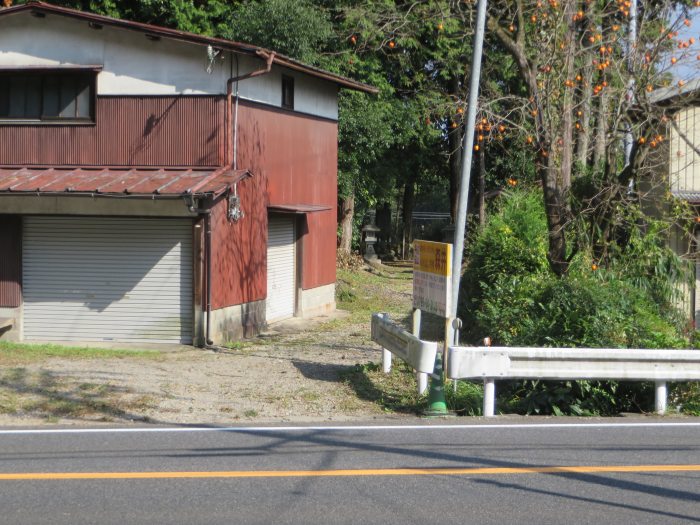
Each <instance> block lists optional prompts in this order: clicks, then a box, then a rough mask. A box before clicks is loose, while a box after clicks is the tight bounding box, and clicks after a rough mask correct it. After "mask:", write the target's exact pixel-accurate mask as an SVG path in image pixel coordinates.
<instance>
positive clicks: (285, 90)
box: [282, 75, 294, 111]
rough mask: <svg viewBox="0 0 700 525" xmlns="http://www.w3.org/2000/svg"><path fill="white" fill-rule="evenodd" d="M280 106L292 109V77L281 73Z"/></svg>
mask: <svg viewBox="0 0 700 525" xmlns="http://www.w3.org/2000/svg"><path fill="white" fill-rule="evenodd" d="M282 107H283V108H284V109H288V110H290V111H293V110H294V77H292V76H289V75H282Z"/></svg>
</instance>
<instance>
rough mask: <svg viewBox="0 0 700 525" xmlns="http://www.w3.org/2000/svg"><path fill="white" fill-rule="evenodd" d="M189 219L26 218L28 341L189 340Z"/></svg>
mask: <svg viewBox="0 0 700 525" xmlns="http://www.w3.org/2000/svg"><path fill="white" fill-rule="evenodd" d="M191 228H192V223H191V221H189V220H168V219H133V218H91V217H26V218H25V221H24V236H23V275H24V338H25V339H27V340H32V339H33V340H53V341H123V342H163V343H183V344H191V343H192V331H193V326H192V325H193V307H192V229H191Z"/></svg>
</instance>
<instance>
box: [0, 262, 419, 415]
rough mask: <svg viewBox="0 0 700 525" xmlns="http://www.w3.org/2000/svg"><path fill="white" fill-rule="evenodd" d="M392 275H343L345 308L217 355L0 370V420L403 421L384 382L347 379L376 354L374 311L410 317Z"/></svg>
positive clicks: (399, 277)
mask: <svg viewBox="0 0 700 525" xmlns="http://www.w3.org/2000/svg"><path fill="white" fill-rule="evenodd" d="M363 272H364V273H363ZM397 272H399V270H395V271H393V272H392V271H388V272H387V273H385V274H383V275H382V274H378V273H377V272H376V271H373V272H366V271H365V270H359V271H354V272H353V273H346V274H343V275H342V283H343V285H342V287H341V288H342V290H344V293H345V294H346V295H347V297H346V298H345V299H344V301H345V304H343V303H342V301H341V306H348V307H349V311H348V312H347V313H344V314H343V313H341V314H338V315H335V316H332V317H326V318H320V319H316V320H313V321H310V322H309V321H299V320H292V321H291V322H287V323H282V324H279V325H273V327H272V329H271V330H270V331H268V332H267V333H265V334H263V335H262V336H261V337H258V338H256V339H254V340H249V341H244V342H242V343H238V344H233V345H231V348H222V349H220V350H219V351H211V350H200V349H190V350H185V351H170V352H165V353H163V354H162V355H161V356H160V357H159V358H158V359H143V358H139V357H131V356H129V355H126V356H125V357H113V358H101V359H92V358H88V359H75V358H71V359H64V358H55V357H51V358H47V359H45V360H41V361H38V362H29V363H25V364H22V363H16V364H13V365H12V366H11V367H4V368H0V425H34V424H46V423H60V424H73V423H75V424H78V423H85V422H100V421H103V422H112V423H113V422H131V421H138V422H144V421H147V422H154V423H167V424H215V425H225V424H229V423H236V422H300V421H310V422H311V421H348V420H354V419H369V418H374V417H382V418H385V417H387V415H389V416H390V417H397V418H399V417H407V411H396V412H394V411H391V410H390V411H389V412H387V410H388V409H387V405H386V404H382V403H378V402H377V398H381V397H382V392H381V388H377V389H375V390H377V392H375V395H366V392H365V391H363V392H358V391H357V390H358V389H357V388H356V387H355V385H354V384H353V382H352V381H349V380H348V379H347V378H348V377H352V374H356V373H357V370H358V368H357V366H356V365H358V364H360V365H365V364H367V363H372V362H379V361H380V360H381V351H380V349H379V348H378V347H377V346H376V345H375V344H374V343H372V342H371V340H370V330H369V319H370V316H369V314H370V313H371V310H374V311H379V310H383V311H391V312H393V313H394V314H395V315H396V316H397V318H399V317H402V318H404V319H405V318H407V317H408V312H409V311H410V279H409V278H407V277H406V275H404V274H400V273H397ZM365 273H366V274H367V275H365ZM358 279H359V280H358ZM380 283H381V286H379V284H380ZM339 300H340V299H339ZM369 369H370V370H371V367H370V368H369ZM360 370H362V368H360ZM411 380H412V377H411V375H410V374H407V384H406V388H407V389H408V390H410V389H411V388H415V387H414V385H412V384H411Z"/></svg>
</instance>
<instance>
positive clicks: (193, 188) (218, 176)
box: [0, 167, 250, 197]
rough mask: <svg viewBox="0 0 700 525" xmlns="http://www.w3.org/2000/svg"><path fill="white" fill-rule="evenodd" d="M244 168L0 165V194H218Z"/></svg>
mask: <svg viewBox="0 0 700 525" xmlns="http://www.w3.org/2000/svg"><path fill="white" fill-rule="evenodd" d="M248 176H250V172H249V171H248V170H232V169H230V168H218V169H211V170H206V169H175V168H162V169H146V168H132V169H129V168H66V167H60V168H27V167H0V194H29V193H31V194H59V193H63V194H87V195H105V196H109V195H115V196H116V195H118V196H122V197H124V196H131V197H143V196H148V197H158V196H161V197H172V196H179V195H220V194H222V193H223V192H225V191H226V190H228V188H229V187H230V186H231V185H232V184H234V183H236V182H238V181H240V180H242V179H243V178H245V177H248Z"/></svg>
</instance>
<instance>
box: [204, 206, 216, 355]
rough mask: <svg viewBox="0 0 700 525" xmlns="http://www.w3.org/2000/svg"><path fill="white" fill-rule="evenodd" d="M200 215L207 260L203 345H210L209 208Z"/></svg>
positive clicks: (211, 343)
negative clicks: (202, 221) (202, 219)
mask: <svg viewBox="0 0 700 525" xmlns="http://www.w3.org/2000/svg"><path fill="white" fill-rule="evenodd" d="M202 215H204V258H205V259H206V261H207V264H206V268H205V270H204V275H205V279H206V281H207V287H206V303H207V304H206V311H207V323H206V331H205V333H204V345H205V346H211V345H213V344H214V341H212V339H211V209H208V210H206V211H203V212H202Z"/></svg>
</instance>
